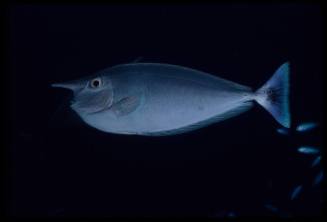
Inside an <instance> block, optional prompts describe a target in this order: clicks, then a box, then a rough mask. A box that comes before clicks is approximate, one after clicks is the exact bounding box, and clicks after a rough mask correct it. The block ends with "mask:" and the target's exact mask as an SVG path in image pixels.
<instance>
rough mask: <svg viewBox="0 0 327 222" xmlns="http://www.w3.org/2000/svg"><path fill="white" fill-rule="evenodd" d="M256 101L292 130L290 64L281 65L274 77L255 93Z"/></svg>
mask: <svg viewBox="0 0 327 222" xmlns="http://www.w3.org/2000/svg"><path fill="white" fill-rule="evenodd" d="M255 100H256V101H257V102H258V103H259V104H260V105H261V106H263V107H264V108H265V109H266V110H267V111H268V112H270V114H271V115H272V116H273V117H274V118H275V119H276V120H277V122H279V123H280V124H281V125H283V126H284V127H286V128H290V125H291V117H290V111H289V110H290V109H289V63H288V62H286V63H284V64H283V65H281V66H280V67H279V68H278V69H277V71H276V72H275V73H274V75H273V76H272V77H271V78H270V79H269V80H268V81H267V82H266V83H265V84H264V85H263V86H262V87H261V88H260V89H258V90H257V91H256V92H255Z"/></svg>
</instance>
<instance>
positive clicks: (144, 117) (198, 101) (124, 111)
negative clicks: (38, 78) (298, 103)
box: [53, 63, 290, 136]
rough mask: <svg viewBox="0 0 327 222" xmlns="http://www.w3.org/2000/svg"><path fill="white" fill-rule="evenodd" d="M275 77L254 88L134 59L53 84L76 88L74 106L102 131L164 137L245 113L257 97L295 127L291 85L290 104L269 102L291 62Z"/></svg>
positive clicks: (283, 121) (198, 72)
mask: <svg viewBox="0 0 327 222" xmlns="http://www.w3.org/2000/svg"><path fill="white" fill-rule="evenodd" d="M274 76H275V77H274ZM274 76H273V78H272V79H271V80H269V81H270V83H269V81H268V83H266V84H265V85H264V86H263V87H261V88H260V89H259V90H257V91H256V92H254V91H252V90H251V88H249V87H247V86H243V85H240V84H237V83H234V82H231V81H228V80H225V79H222V78H219V77H217V76H213V75H209V74H207V73H204V72H201V71H197V70H194V69H190V68H185V67H182V66H177V65H168V64H155V63H132V64H123V65H118V66H114V67H112V68H109V69H106V70H103V71H100V72H99V73H96V74H95V75H94V76H92V77H90V78H86V79H83V80H80V81H79V80H77V81H75V82H74V81H73V82H69V83H68V84H65V83H63V84H53V86H56V87H63V88H69V89H71V90H73V91H74V95H75V98H74V103H73V104H72V109H74V110H75V111H76V112H77V113H78V114H79V116H80V117H81V118H82V119H83V120H84V121H85V122H86V123H87V124H89V125H91V126H93V127H95V128H97V129H99V130H101V131H105V132H111V133H118V134H136V135H150V136H160V135H171V134H177V133H183V132H187V131H190V130H194V129H197V128H200V127H203V126H205V125H209V124H211V123H214V122H219V121H222V120H225V119H228V118H230V117H233V116H236V115H239V114H240V113H243V112H245V111H247V110H248V109H250V108H251V107H252V106H253V102H254V101H257V102H258V103H260V104H261V105H262V106H264V107H265V108H266V109H267V110H268V111H269V112H270V113H271V114H272V115H273V116H274V117H275V119H276V120H277V121H278V122H279V123H281V124H282V125H284V126H285V127H289V125H290V119H289V111H288V100H287V99H288V98H287V96H288V91H287V90H288V88H286V87H288V85H286V86H285V92H284V94H285V95H284V94H283V95H279V96H280V97H281V100H282V101H283V102H284V103H282V105H281V107H278V109H277V108H276V107H274V106H273V105H272V102H271V101H269V100H270V99H272V98H271V97H270V96H271V95H272V94H273V93H274V91H273V90H274V88H273V87H274V84H275V85H278V87H279V88H280V85H281V84H284V85H285V82H287V81H288V64H286V63H285V64H284V65H283V66H282V67H281V68H279V70H277V72H276V74H275V75H274ZM276 76H277V77H276ZM281 79H282V80H281ZM284 79H285V81H284ZM91 81H93V82H91ZM276 82H277V83H276ZM92 84H93V85H92ZM76 85H78V87H77V86H76ZM90 85H91V86H90ZM81 86H82V87H81ZM275 96H276V95H275Z"/></svg>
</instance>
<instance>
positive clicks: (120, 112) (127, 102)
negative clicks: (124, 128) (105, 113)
mask: <svg viewBox="0 0 327 222" xmlns="http://www.w3.org/2000/svg"><path fill="white" fill-rule="evenodd" d="M139 105H140V97H139V96H129V97H125V98H123V99H121V100H119V101H118V102H116V103H114V104H113V105H112V107H111V109H112V110H113V111H114V113H115V114H116V116H124V115H127V114H129V113H131V112H133V111H135V110H136V109H137V107H138V106H139Z"/></svg>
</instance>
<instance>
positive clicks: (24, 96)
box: [6, 4, 323, 217]
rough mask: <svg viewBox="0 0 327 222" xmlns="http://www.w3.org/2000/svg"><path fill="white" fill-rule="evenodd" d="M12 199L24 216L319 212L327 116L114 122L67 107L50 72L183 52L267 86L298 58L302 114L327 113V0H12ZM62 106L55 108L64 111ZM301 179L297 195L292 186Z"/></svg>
mask: <svg viewBox="0 0 327 222" xmlns="http://www.w3.org/2000/svg"><path fill="white" fill-rule="evenodd" d="M7 12H8V13H7V15H8V17H7V18H8V19H7V22H8V23H7V24H8V26H7V28H8V35H7V36H6V37H8V40H9V44H8V50H9V51H8V52H9V57H8V58H9V60H8V65H9V66H8V67H9V75H8V76H9V78H8V82H7V83H8V84H7V86H8V89H9V92H10V94H9V96H10V97H9V98H10V99H9V101H10V119H9V120H10V122H11V123H12V124H13V125H12V128H11V129H12V130H11V133H12V136H11V137H10V141H11V143H10V146H8V150H7V151H8V152H7V155H8V156H7V157H8V158H7V160H8V161H7V163H8V164H9V165H8V181H7V182H8V183H7V185H8V186H7V188H8V192H7V200H8V204H7V209H8V212H9V213H10V214H11V215H16V216H55V215H56V216H62V215H64V216H65V215H66V216H100V217H103V216H203V217H214V216H218V217H219V216H225V215H227V214H228V213H229V212H234V214H235V215H236V216H273V215H277V214H274V213H272V212H270V211H268V210H267V209H265V208H264V204H266V203H271V204H272V205H274V206H276V207H278V208H280V209H281V211H283V212H286V213H288V215H290V216H319V215H320V214H321V206H322V201H321V200H322V187H321V186H317V187H312V181H313V178H314V177H315V176H316V174H317V173H318V172H319V170H320V167H321V166H320V165H319V166H318V167H315V168H310V165H311V163H312V161H313V159H314V158H315V156H309V155H304V154H300V153H298V152H297V151H296V148H297V147H298V146H299V145H315V146H318V147H322V141H321V140H322V137H321V134H322V133H321V127H320V128H318V129H316V130H314V131H312V132H311V133H305V134H303V135H301V136H300V135H297V134H296V133H292V134H291V135H290V136H289V137H285V136H282V135H280V134H278V133H277V132H276V129H277V128H278V127H280V126H279V125H278V123H276V121H275V120H274V119H273V118H272V117H271V116H270V114H269V113H267V112H266V111H265V110H264V109H263V108H262V107H260V106H258V105H257V106H255V107H254V108H253V109H252V110H250V111H248V112H246V113H244V114H242V115H240V116H238V117H235V118H232V119H229V120H227V121H224V122H221V123H218V124H214V125H211V126H209V127H206V128H203V129H200V130H197V131H194V132H191V133H187V134H183V135H176V136H170V137H159V138H156V137H151V138H149V137H138V136H123V135H113V134H107V133H103V132H100V131H97V130H96V129H93V128H91V127H89V126H86V125H85V124H83V123H81V122H79V121H78V119H77V117H76V116H75V115H74V113H73V112H71V111H69V108H67V107H66V108H65V107H64V108H61V109H60V108H59V110H58V107H60V105H61V104H62V103H63V101H64V100H65V99H66V98H67V96H69V95H70V94H69V92H68V91H65V90H61V89H54V88H50V84H51V83H53V82H62V81H66V80H72V79H77V78H80V77H84V76H87V75H90V74H92V73H94V72H96V71H99V70H101V69H103V68H107V67H109V66H112V65H116V64H119V63H128V62H132V61H134V60H135V59H137V58H139V57H143V60H142V61H144V62H161V63H172V64H177V65H184V66H187V67H191V68H195V69H199V70H202V71H206V72H208V73H211V74H213V75H218V76H220V77H222V78H226V79H229V80H232V81H234V82H237V83H240V84H244V85H247V86H251V87H253V88H254V89H256V88H258V87H259V86H261V85H262V84H263V83H264V82H265V81H266V80H267V79H268V78H270V77H271V76H272V74H273V72H274V71H275V70H276V69H277V68H278V67H279V66H280V65H281V64H282V63H284V62H286V61H289V62H290V64H291V76H290V78H291V83H290V84H291V115H292V124H293V125H292V127H294V126H296V125H297V124H299V123H301V122H304V121H314V122H318V123H320V124H321V122H322V40H323V36H322V14H321V10H320V8H319V6H315V5H309V4H303V5H292V4H284V5H272V4H271V5H270V4H266V5H226V4H225V5H207V6H201V5H189V6H136V5H135V6H132V5H131V6H123V5H122V6H118V5H116V6H71V7H69V6H56V7H54V6H27V5H25V6H17V7H11V8H9V10H8V11H7ZM56 110H58V112H57V113H56V114H54V113H55V112H56ZM8 118H9V117H8ZM301 184H302V185H303V186H304V189H303V192H302V193H300V194H299V197H298V199H296V200H294V201H291V200H290V192H291V190H292V189H293V188H294V187H295V186H297V185H301Z"/></svg>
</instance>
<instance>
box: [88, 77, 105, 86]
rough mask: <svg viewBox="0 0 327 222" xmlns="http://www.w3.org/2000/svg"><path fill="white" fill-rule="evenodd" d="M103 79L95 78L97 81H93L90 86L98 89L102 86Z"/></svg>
mask: <svg viewBox="0 0 327 222" xmlns="http://www.w3.org/2000/svg"><path fill="white" fill-rule="evenodd" d="M101 83H102V82H101V79H100V78H95V79H92V80H91V82H90V86H91V88H98V87H100V86H101Z"/></svg>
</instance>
